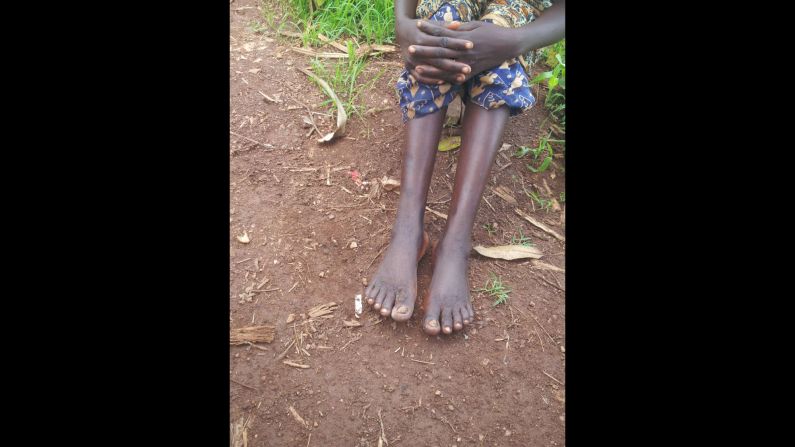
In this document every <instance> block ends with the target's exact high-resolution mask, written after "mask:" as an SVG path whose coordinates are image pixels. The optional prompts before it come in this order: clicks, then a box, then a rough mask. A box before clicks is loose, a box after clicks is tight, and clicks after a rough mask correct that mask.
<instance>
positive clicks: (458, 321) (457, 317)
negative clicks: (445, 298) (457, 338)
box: [453, 307, 464, 331]
mask: <svg viewBox="0 0 795 447" xmlns="http://www.w3.org/2000/svg"><path fill="white" fill-rule="evenodd" d="M463 320H464V319H463V318H462V317H461V309H460V308H458V307H457V308H455V309H454V310H453V330H455V331H460V330H461V329H463V328H464V324H463V323H462V321H463Z"/></svg>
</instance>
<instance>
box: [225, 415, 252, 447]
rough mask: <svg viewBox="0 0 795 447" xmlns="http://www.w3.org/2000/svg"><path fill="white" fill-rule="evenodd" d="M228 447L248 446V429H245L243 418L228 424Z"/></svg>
mask: <svg viewBox="0 0 795 447" xmlns="http://www.w3.org/2000/svg"><path fill="white" fill-rule="evenodd" d="M229 446H230V447H247V446H248V429H247V428H246V423H245V418H244V417H243V416H240V419H238V420H237V422H232V423H230V424H229Z"/></svg>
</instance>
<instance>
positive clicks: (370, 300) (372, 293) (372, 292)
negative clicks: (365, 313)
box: [364, 283, 381, 306]
mask: <svg viewBox="0 0 795 447" xmlns="http://www.w3.org/2000/svg"><path fill="white" fill-rule="evenodd" d="M380 288H381V287H380V284H378V283H371V284H370V285H369V286H367V289H366V290H365V291H364V296H365V297H367V304H369V305H371V306H372V305H373V304H374V303H375V297H377V296H378V291H379V290H380Z"/></svg>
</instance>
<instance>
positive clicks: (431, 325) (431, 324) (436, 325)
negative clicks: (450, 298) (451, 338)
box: [428, 320, 439, 327]
mask: <svg viewBox="0 0 795 447" xmlns="http://www.w3.org/2000/svg"><path fill="white" fill-rule="evenodd" d="M428 326H430V327H439V322H438V321H436V320H431V321H429V322H428Z"/></svg>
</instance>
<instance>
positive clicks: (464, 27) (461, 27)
mask: <svg viewBox="0 0 795 447" xmlns="http://www.w3.org/2000/svg"><path fill="white" fill-rule="evenodd" d="M453 23H456V22H453ZM481 26H483V22H466V23H459V24H458V25H456V27H455V28H450V27H448V29H454V30H456V31H472V30H473V29H476V28H480V27H481Z"/></svg>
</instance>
